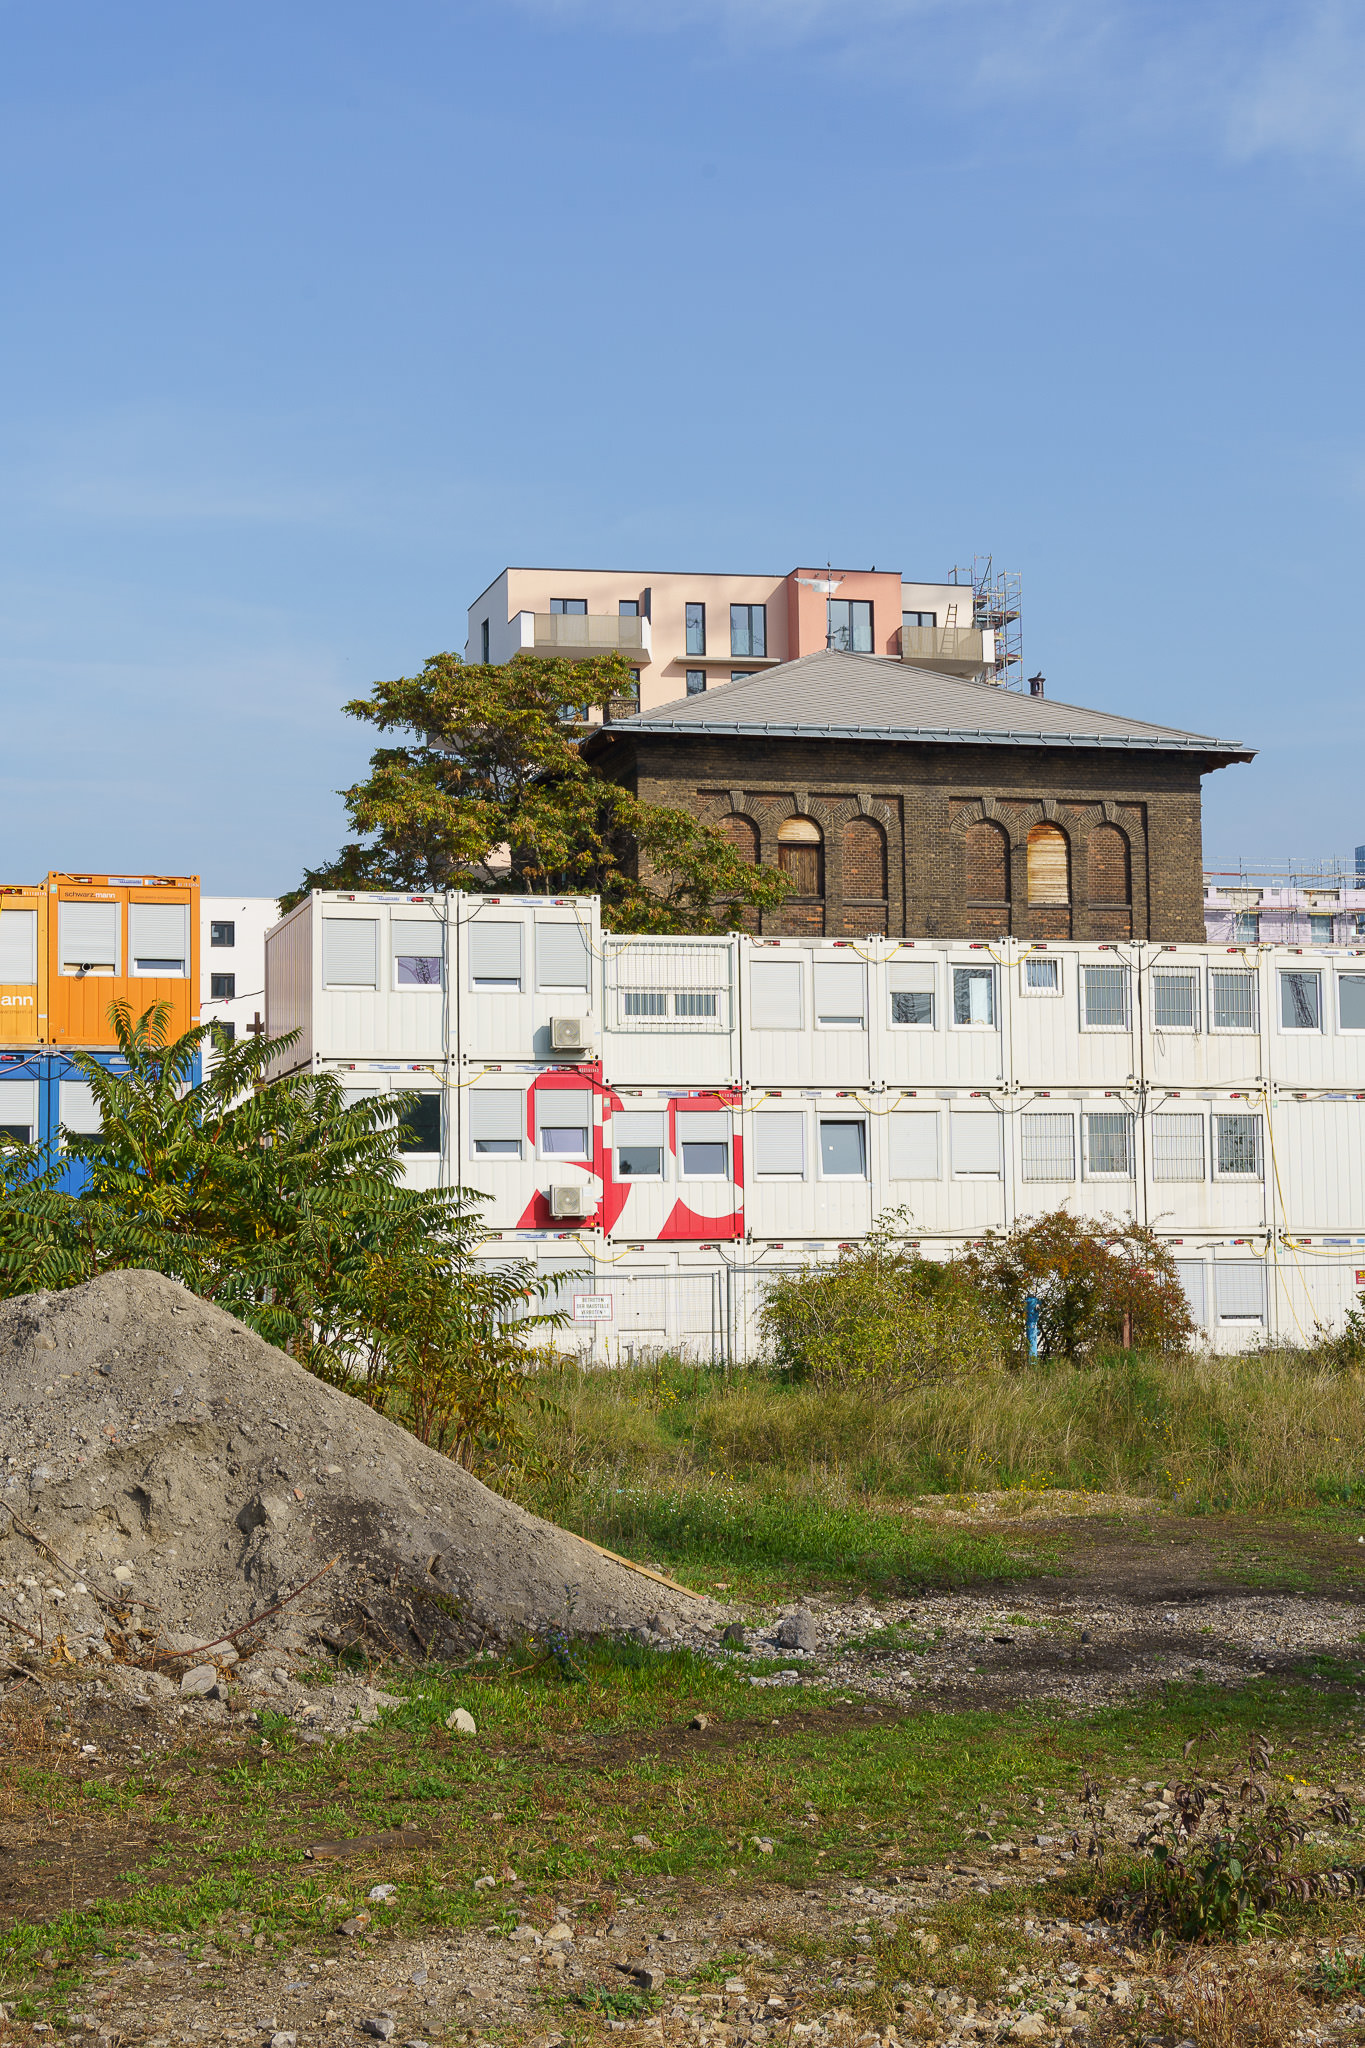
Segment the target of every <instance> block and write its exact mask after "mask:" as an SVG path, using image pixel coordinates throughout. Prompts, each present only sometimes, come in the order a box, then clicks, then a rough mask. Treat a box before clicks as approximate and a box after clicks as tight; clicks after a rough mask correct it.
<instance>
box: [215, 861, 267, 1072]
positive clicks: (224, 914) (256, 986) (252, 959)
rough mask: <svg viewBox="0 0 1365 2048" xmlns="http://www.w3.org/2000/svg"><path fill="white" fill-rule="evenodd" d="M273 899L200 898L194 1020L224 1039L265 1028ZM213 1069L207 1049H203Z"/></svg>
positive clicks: (248, 897)
mask: <svg viewBox="0 0 1365 2048" xmlns="http://www.w3.org/2000/svg"><path fill="white" fill-rule="evenodd" d="M279 914H280V906H279V903H278V902H277V901H276V899H275V898H274V897H273V896H202V897H201V898H200V912H199V915H200V926H199V930H200V939H199V974H200V991H199V993H200V1015H201V1016H202V1017H203V1020H204V1022H205V1023H206V1024H217V1025H219V1026H221V1028H222V1029H223V1030H224V1031H225V1032H226V1033H227V1035H228V1037H229V1038H240V1037H243V1036H246V1035H247V1034H249V1033H251V1032H253V1031H254V1032H260V1031H263V1030H264V1028H265V1025H264V1016H265V935H266V933H267V932H268V931H269V930H270V927H271V926H272V925H273V924H274V923H276V922H277V920H278V918H279ZM205 1064H206V1066H210V1067H211V1066H212V1065H213V1046H212V1042H210V1043H209V1044H208V1045H207V1046H206V1047H205Z"/></svg>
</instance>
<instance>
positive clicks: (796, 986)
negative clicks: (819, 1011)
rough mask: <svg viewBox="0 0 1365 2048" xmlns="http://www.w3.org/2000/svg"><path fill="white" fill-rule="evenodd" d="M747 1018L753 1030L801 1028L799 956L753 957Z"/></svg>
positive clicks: (795, 1029) (796, 1029)
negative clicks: (794, 958)
mask: <svg viewBox="0 0 1365 2048" xmlns="http://www.w3.org/2000/svg"><path fill="white" fill-rule="evenodd" d="M749 1022H750V1024H751V1026H752V1027H753V1029H754V1030H755V1031H799V1030H800V1029H801V1027H802V1024H803V1022H804V1016H803V1011H802V1000H801V963H800V961H799V960H755V961H754V963H753V965H752V966H751V967H750V969H749Z"/></svg>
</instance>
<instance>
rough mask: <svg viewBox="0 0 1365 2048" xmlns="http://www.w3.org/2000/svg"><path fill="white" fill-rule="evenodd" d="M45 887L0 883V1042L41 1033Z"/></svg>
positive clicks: (30, 1039) (32, 1039)
mask: <svg viewBox="0 0 1365 2048" xmlns="http://www.w3.org/2000/svg"><path fill="white" fill-rule="evenodd" d="M46 941H47V891H46V889H44V887H43V886H42V884H41V882H35V883H32V884H29V883H16V884H15V885H13V886H12V887H6V886H5V885H4V884H3V883H0V1045H39V1044H41V1043H42V1041H43V1040H44V1039H45V1038H46V1037H47V1000H46V998H47V957H46V956H47V946H46Z"/></svg>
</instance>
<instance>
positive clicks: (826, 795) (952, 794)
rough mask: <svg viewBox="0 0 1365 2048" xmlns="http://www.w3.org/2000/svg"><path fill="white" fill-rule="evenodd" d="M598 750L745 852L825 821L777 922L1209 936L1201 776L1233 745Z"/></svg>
mask: <svg viewBox="0 0 1365 2048" xmlns="http://www.w3.org/2000/svg"><path fill="white" fill-rule="evenodd" d="M593 751H594V754H595V756H596V757H597V759H598V761H599V764H600V765H601V767H602V768H603V769H604V771H605V772H607V773H608V774H611V775H613V776H614V777H615V778H616V779H617V780H619V781H621V782H623V783H625V784H626V786H627V787H628V788H630V789H632V790H634V791H635V792H636V793H637V794H638V795H639V796H640V797H642V798H643V799H645V800H646V801H648V802H650V803H658V804H668V805H671V806H673V807H675V808H678V809H682V810H686V811H689V812H691V813H692V814H693V815H695V816H697V817H700V818H702V819H704V820H705V821H706V822H707V823H708V824H711V825H714V826H716V827H717V828H718V829H720V830H721V831H723V832H724V833H725V834H726V836H727V837H728V838H729V839H730V841H731V843H732V844H733V845H735V846H736V847H737V848H739V850H740V851H741V852H742V853H744V855H745V857H746V858H750V859H752V858H754V857H755V856H757V858H759V859H761V860H764V861H767V862H770V863H771V864H772V865H773V866H774V867H776V866H779V865H782V861H781V858H780V850H779V845H778V828H779V827H780V826H781V825H782V823H783V822H784V820H790V819H792V818H797V817H799V818H804V819H808V820H811V821H812V822H813V823H814V824H815V825H817V826H818V827H819V830H820V834H821V842H822V843H821V848H820V853H821V858H820V860H819V862H818V867H817V868H816V869H815V870H814V871H815V872H816V874H817V886H816V888H815V889H813V890H812V889H811V888H809V887H805V888H803V890H802V892H801V893H800V894H797V895H794V896H792V897H790V898H788V900H787V902H786V903H785V904H784V905H783V907H782V909H781V910H780V911H778V912H776V913H774V914H771V915H769V916H767V917H765V918H764V920H763V929H764V930H765V931H767V932H772V933H793V934H795V933H800V934H803V935H810V934H812V933H816V934H818V933H822V932H823V933H824V934H826V935H827V936H830V937H850V936H855V935H858V936H868V935H871V934H873V933H877V932H885V933H887V934H889V935H892V936H896V937H905V938H996V937H1001V936H1003V935H1004V934H1006V933H1013V934H1014V935H1015V936H1016V937H1021V938H1036V939H1061V938H1072V939H1090V940H1105V939H1108V940H1113V939H1126V938H1138V939H1154V940H1158V941H1165V942H1168V943H1176V942H1189V943H1200V942H1202V940H1203V938H1204V910H1203V888H1202V857H1203V855H1202V844H1201V833H1200V778H1201V774H1202V773H1203V772H1204V771H1206V770H1208V769H1209V768H1211V767H1214V766H1216V765H1221V764H1220V763H1219V762H1218V760H1217V758H1216V757H1214V758H1210V757H1209V756H1205V755H1201V754H1199V753H1193V752H1187V753H1181V754H1175V753H1163V752H1160V751H1157V750H1155V749H1152V750H1150V751H1149V750H1147V749H1143V748H1132V749H1120V748H1102V747H1095V748H1086V747H1084V746H1072V747H1064V748H1063V747H1048V746H1029V747H1013V746H998V745H995V746H992V745H981V746H972V745H970V744H956V743H950V744H942V745H917V744H914V743H912V742H903V741H860V740H856V739H853V740H832V739H831V740H817V739H814V738H812V739H801V738H777V737H774V738H768V737H765V736H764V735H762V734H761V733H753V734H743V733H741V734H736V735H733V736H721V735H716V734H707V735H703V734H701V733H698V734H697V735H696V736H695V737H693V736H688V735H685V734H682V733H679V734H677V735H674V734H664V733H658V732H652V733H651V732H632V731H631V730H630V729H629V727H625V728H616V727H608V728H607V729H606V730H605V731H604V732H603V733H602V734H601V736H600V739H599V740H598V741H597V743H596V744H595V745H594V749H593ZM1225 758H1226V757H1225ZM1043 824H1046V825H1048V826H1049V827H1051V828H1053V832H1052V833H1049V834H1041V835H1039V837H1038V838H1037V839H1035V841H1034V847H1033V865H1034V891H1033V894H1034V900H1033V901H1030V889H1029V869H1030V833H1031V832H1033V831H1034V829H1035V828H1036V827H1038V826H1040V825H1043ZM1056 833H1060V835H1061V836H1062V839H1063V841H1064V842H1065V843H1064V846H1062V847H1059V846H1058V844H1057V841H1056V838H1055V836H1054V835H1055V834H1056ZM789 864H790V857H789ZM793 872H795V870H794V869H793ZM811 872H812V868H811V866H810V865H809V864H807V865H806V867H805V868H804V869H803V870H802V879H803V882H806V883H808V882H809V877H810V874H811ZM1059 878H1060V879H1059ZM1059 893H1061V894H1063V895H1064V896H1065V898H1066V899H1067V900H1063V901H1058V900H1056V898H1057V896H1058V895H1059ZM1040 894H1041V895H1045V896H1047V897H1049V898H1050V899H1052V900H1046V901H1040V900H1038V898H1039V896H1040Z"/></svg>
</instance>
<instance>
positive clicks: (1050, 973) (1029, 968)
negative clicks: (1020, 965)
mask: <svg viewBox="0 0 1365 2048" xmlns="http://www.w3.org/2000/svg"><path fill="white" fill-rule="evenodd" d="M1061 992H1062V963H1061V961H1060V960H1058V959H1055V958H1050V957H1049V956H1048V955H1047V954H1046V953H1030V954H1029V956H1028V958H1027V960H1025V962H1024V994H1025V995H1026V996H1059V995H1060V994H1061Z"/></svg>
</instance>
